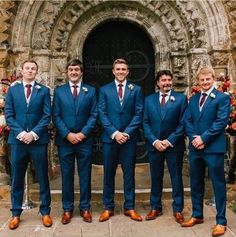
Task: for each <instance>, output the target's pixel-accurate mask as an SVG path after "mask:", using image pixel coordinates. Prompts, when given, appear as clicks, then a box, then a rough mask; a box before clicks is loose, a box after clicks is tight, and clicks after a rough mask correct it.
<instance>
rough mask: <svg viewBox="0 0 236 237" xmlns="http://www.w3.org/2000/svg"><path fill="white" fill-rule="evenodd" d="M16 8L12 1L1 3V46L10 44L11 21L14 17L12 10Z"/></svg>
mask: <svg viewBox="0 0 236 237" xmlns="http://www.w3.org/2000/svg"><path fill="white" fill-rule="evenodd" d="M14 6H15V4H14V2H12V1H0V46H2V45H5V44H8V43H9V42H8V40H9V35H10V31H9V28H10V26H11V24H10V19H11V17H12V16H13V13H12V12H11V10H12V8H13V7H14Z"/></svg>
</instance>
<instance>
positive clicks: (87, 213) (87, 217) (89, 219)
mask: <svg viewBox="0 0 236 237" xmlns="http://www.w3.org/2000/svg"><path fill="white" fill-rule="evenodd" d="M80 216H82V217H83V220H84V221H85V222H89V223H90V222H92V215H91V213H90V211H88V210H85V211H80Z"/></svg>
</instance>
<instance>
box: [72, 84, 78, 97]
mask: <svg viewBox="0 0 236 237" xmlns="http://www.w3.org/2000/svg"><path fill="white" fill-rule="evenodd" d="M72 87H73V96H74V97H76V96H77V95H78V90H77V87H78V86H77V85H73V86H72Z"/></svg>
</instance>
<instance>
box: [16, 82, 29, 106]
mask: <svg viewBox="0 0 236 237" xmlns="http://www.w3.org/2000/svg"><path fill="white" fill-rule="evenodd" d="M18 87H19V91H20V93H19V97H20V98H19V101H23V103H24V106H25V107H26V108H27V107H28V106H27V102H26V98H25V88H24V85H23V83H21V84H19V85H18Z"/></svg>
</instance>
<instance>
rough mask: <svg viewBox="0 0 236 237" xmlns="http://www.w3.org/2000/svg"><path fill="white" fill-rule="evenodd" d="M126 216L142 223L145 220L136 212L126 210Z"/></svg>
mask: <svg viewBox="0 0 236 237" xmlns="http://www.w3.org/2000/svg"><path fill="white" fill-rule="evenodd" d="M124 214H125V215H126V216H129V217H130V218H131V219H132V220H134V221H142V220H143V218H142V217H141V216H140V215H139V214H138V213H137V212H136V211H135V210H126V211H125V212H124Z"/></svg>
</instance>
